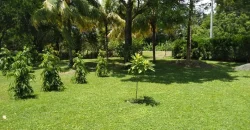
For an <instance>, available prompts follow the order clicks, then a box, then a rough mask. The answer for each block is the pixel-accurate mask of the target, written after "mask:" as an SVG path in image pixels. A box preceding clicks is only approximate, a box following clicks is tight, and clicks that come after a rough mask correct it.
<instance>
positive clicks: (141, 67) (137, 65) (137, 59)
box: [128, 53, 154, 99]
mask: <svg viewBox="0 0 250 130" xmlns="http://www.w3.org/2000/svg"><path fill="white" fill-rule="evenodd" d="M147 70H151V71H154V68H153V67H152V63H151V62H149V61H148V60H146V59H144V58H143V57H142V55H140V54H138V53H136V54H135V55H134V56H132V65H131V67H130V69H129V70H128V72H129V73H130V74H133V75H134V76H135V78H136V80H137V82H136V96H135V98H136V99H137V93H138V82H139V78H140V74H143V75H144V74H145V72H146V71H147Z"/></svg>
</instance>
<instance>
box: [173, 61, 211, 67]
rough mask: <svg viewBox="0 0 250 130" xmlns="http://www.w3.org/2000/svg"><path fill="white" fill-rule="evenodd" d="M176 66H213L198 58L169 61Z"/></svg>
mask: <svg viewBox="0 0 250 130" xmlns="http://www.w3.org/2000/svg"><path fill="white" fill-rule="evenodd" d="M171 63H172V64H174V65H177V66H183V67H190V68H213V67H214V66H213V65H211V64H208V63H206V62H203V61H199V60H191V61H190V62H188V61H187V60H175V61H172V62H171Z"/></svg>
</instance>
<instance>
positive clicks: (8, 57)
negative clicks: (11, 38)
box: [0, 47, 14, 76]
mask: <svg viewBox="0 0 250 130" xmlns="http://www.w3.org/2000/svg"><path fill="white" fill-rule="evenodd" d="M0 52H1V53H0V57H1V58H0V70H1V71H2V74H3V75H4V76H5V75H6V74H7V72H8V71H10V69H11V64H12V63H13V62H14V58H13V55H12V53H11V51H10V50H8V49H7V48H4V47H3V48H1V51H0Z"/></svg>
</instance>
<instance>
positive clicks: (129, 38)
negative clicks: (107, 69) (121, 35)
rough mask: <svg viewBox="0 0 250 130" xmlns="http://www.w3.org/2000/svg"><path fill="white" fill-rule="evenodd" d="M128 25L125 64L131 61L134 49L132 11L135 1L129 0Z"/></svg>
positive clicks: (126, 29) (127, 8)
mask: <svg viewBox="0 0 250 130" xmlns="http://www.w3.org/2000/svg"><path fill="white" fill-rule="evenodd" d="M126 6H127V7H126V25H125V48H124V62H128V61H130V59H131V50H130V49H131V47H132V20H133V19H132V10H133V1H132V0H128V4H127V5H126Z"/></svg>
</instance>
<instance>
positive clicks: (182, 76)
mask: <svg viewBox="0 0 250 130" xmlns="http://www.w3.org/2000/svg"><path fill="white" fill-rule="evenodd" d="M230 72H234V70H233V69H232V68H231V67H228V66H221V65H213V67H211V68H191V67H184V66H178V65H176V64H173V61H166V60H160V61H157V62H156V64H155V72H149V73H147V74H146V75H144V76H141V78H140V82H150V83H161V84H171V83H190V82H193V83H203V82H207V81H213V80H220V81H224V82H231V81H233V80H236V78H237V77H234V76H231V75H230V74H229V73H230ZM121 81H124V82H126V81H132V82H136V81H137V80H136V79H135V78H134V77H131V78H128V79H125V78H124V79H121Z"/></svg>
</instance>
